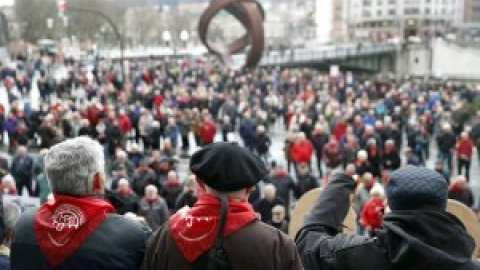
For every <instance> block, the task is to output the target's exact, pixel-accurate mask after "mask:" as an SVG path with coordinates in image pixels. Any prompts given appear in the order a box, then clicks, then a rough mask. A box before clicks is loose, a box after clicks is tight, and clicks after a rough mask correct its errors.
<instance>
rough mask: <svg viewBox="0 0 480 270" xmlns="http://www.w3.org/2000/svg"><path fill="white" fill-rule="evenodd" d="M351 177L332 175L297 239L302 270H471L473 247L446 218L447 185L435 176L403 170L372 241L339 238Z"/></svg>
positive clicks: (390, 189)
mask: <svg viewBox="0 0 480 270" xmlns="http://www.w3.org/2000/svg"><path fill="white" fill-rule="evenodd" d="M352 174H353V172H346V173H340V174H336V175H335V176H334V177H333V180H332V182H331V183H330V184H329V185H328V186H327V187H326V188H325V190H324V191H323V193H322V195H321V196H320V197H319V198H318V200H317V202H316V204H315V206H314V207H313V208H312V210H311V211H310V213H309V214H308V215H307V217H306V219H305V222H304V226H303V228H302V229H301V230H300V231H299V233H298V234H297V237H296V240H295V241H296V243H297V247H298V249H299V252H300V256H301V258H302V263H303V266H304V268H305V269H306V270H313V269H348V270H356V269H359V270H360V269H361V270H364V269H382V270H390V269H395V270H397V269H398V270H403V269H408V270H427V269H435V270H451V269H458V270H460V269H462V270H473V269H480V266H479V265H476V264H475V263H474V262H473V261H472V259H471V258H472V253H473V250H474V248H475V243H474V241H473V239H472V238H471V237H470V235H468V234H467V232H466V230H465V227H464V225H463V224H462V223H461V221H460V220H459V219H457V218H456V217H455V216H453V215H451V214H449V213H448V212H446V210H445V209H446V205H447V189H448V186H447V182H446V181H445V179H444V178H443V176H442V175H440V174H439V173H437V172H435V171H432V170H428V169H426V168H422V167H413V166H407V167H404V168H401V169H399V170H397V171H395V172H394V173H393V174H392V175H391V179H390V182H389V184H388V185H387V187H386V191H387V199H388V204H389V206H390V209H391V213H388V214H386V215H385V216H384V219H383V224H382V227H381V228H380V229H379V230H377V231H375V236H374V237H373V238H369V237H364V236H358V235H346V234H342V233H341V231H342V223H343V221H344V219H345V217H346V215H347V212H348V209H349V207H350V203H349V202H350V199H349V197H350V194H351V193H352V192H353V191H354V190H355V186H356V183H355V181H354V179H353V177H352V176H351V175H352Z"/></svg>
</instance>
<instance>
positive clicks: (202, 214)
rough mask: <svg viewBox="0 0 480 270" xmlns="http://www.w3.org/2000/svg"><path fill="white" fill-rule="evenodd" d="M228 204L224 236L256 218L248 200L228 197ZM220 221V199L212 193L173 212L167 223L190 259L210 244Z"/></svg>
mask: <svg viewBox="0 0 480 270" xmlns="http://www.w3.org/2000/svg"><path fill="white" fill-rule="evenodd" d="M229 207H230V211H229V213H228V217H227V222H226V225H225V237H228V236H229V235H230V234H232V233H234V232H236V231H238V230H240V229H241V228H243V227H245V226H246V225H248V224H250V223H251V222H253V221H254V220H256V219H257V214H256V213H255V212H254V211H253V209H252V206H251V205H250V204H249V203H248V201H244V202H237V201H234V200H229ZM219 222H220V200H219V199H217V198H216V197H214V196H212V195H203V196H202V197H201V198H200V199H199V200H198V202H197V203H196V204H195V206H193V208H191V209H188V210H186V211H179V212H178V213H177V214H175V215H174V216H172V217H171V218H170V221H169V222H168V225H169V228H170V231H171V232H172V236H173V239H174V240H175V242H176V243H177V246H178V248H179V249H180V251H181V252H182V254H183V256H184V257H185V259H186V260H187V261H188V262H189V263H191V262H194V261H195V260H196V259H198V258H199V257H200V256H201V255H202V254H204V253H205V252H206V251H208V250H209V249H211V248H212V247H213V245H214V244H215V240H216V239H217V231H218V228H217V227H218V223H219Z"/></svg>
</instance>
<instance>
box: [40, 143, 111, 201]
mask: <svg viewBox="0 0 480 270" xmlns="http://www.w3.org/2000/svg"><path fill="white" fill-rule="evenodd" d="M45 170H46V172H47V177H48V179H49V180H50V184H51V187H52V191H53V193H54V194H62V195H72V196H79V197H81V196H89V195H91V194H92V192H93V185H92V182H93V178H94V176H95V174H96V173H102V174H103V173H104V172H105V157H104V154H103V148H102V146H101V145H100V144H99V143H98V142H97V141H94V140H92V139H90V138H88V137H78V138H74V139H70V140H66V141H64V142H62V143H59V144H57V145H55V146H53V147H52V148H50V150H49V151H48V154H47V155H46V156H45Z"/></svg>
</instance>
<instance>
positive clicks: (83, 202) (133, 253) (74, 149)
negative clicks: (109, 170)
mask: <svg viewBox="0 0 480 270" xmlns="http://www.w3.org/2000/svg"><path fill="white" fill-rule="evenodd" d="M104 164H105V160H104V154H103V148H102V146H101V145H100V144H99V143H98V142H97V141H94V140H92V139H90V138H87V137H78V138H75V139H70V140H66V141H64V142H62V143H59V144H57V145H55V146H53V147H52V148H50V150H49V151H48V153H47V154H46V155H45V170H46V173H47V176H48V178H49V180H50V183H51V188H52V192H53V194H54V196H55V200H54V202H51V203H47V204H44V205H43V206H41V207H40V209H38V210H37V211H29V212H26V213H25V215H24V216H23V217H22V219H21V220H20V221H19V222H18V224H17V231H16V234H15V237H14V239H13V242H12V253H11V265H12V269H42V270H54V269H72V270H75V269H89V270H129V269H139V268H140V265H141V263H142V261H143V251H144V250H145V246H146V243H147V239H148V238H149V237H150V235H151V232H150V231H149V230H148V229H147V228H144V227H142V225H141V224H140V223H137V222H136V221H133V220H129V219H127V218H125V217H123V216H120V215H117V214H114V212H115V209H114V208H113V206H112V205H111V204H110V203H109V202H108V201H107V200H104V199H101V197H103V196H104V194H105V176H104V175H105V173H104ZM127 187H128V186H127Z"/></svg>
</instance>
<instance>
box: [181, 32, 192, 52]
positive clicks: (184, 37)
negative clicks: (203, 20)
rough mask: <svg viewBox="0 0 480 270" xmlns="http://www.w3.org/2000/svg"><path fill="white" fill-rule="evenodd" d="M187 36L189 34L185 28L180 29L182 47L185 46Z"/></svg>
mask: <svg viewBox="0 0 480 270" xmlns="http://www.w3.org/2000/svg"><path fill="white" fill-rule="evenodd" d="M189 38H190V34H189V33H188V31H187V30H182V32H180V40H181V41H182V42H183V47H185V48H186V47H187V41H188V39H189Z"/></svg>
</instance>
